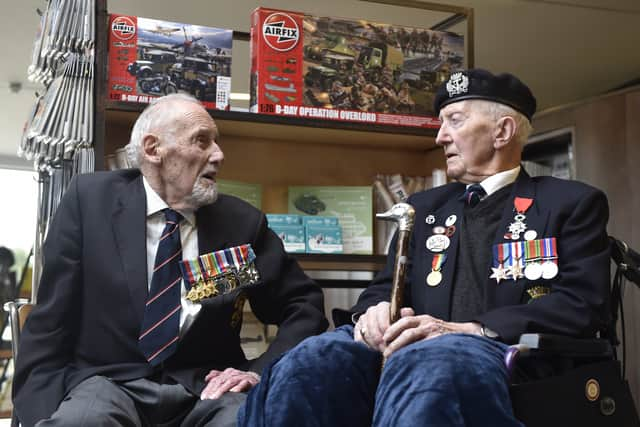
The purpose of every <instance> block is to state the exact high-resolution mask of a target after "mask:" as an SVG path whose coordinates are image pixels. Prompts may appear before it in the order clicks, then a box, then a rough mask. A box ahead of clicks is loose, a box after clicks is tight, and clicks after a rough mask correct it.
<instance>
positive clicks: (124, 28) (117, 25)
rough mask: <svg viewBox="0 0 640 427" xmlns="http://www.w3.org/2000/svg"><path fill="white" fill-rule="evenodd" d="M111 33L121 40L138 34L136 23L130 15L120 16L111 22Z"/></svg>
mask: <svg viewBox="0 0 640 427" xmlns="http://www.w3.org/2000/svg"><path fill="white" fill-rule="evenodd" d="M111 33H112V34H113V35H114V36H115V37H116V38H118V39H120V40H129V39H131V38H133V36H135V35H136V24H135V22H133V20H132V19H131V18H129V17H128V16H118V17H117V18H115V19H114V20H113V22H112V23H111Z"/></svg>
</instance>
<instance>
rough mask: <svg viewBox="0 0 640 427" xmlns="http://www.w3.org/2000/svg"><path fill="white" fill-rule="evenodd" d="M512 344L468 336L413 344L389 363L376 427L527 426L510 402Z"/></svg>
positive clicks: (382, 381)
mask: <svg viewBox="0 0 640 427" xmlns="http://www.w3.org/2000/svg"><path fill="white" fill-rule="evenodd" d="M506 348H507V347H506V345H504V344H502V343H499V342H495V341H491V340H488V339H486V338H482V337H477V336H474V335H465V334H448V335H443V336H441V337H437V338H434V339H431V340H426V341H420V342H417V343H414V344H411V345H409V346H407V347H405V348H403V349H401V350H399V351H397V352H396V353H394V354H393V355H392V356H391V357H390V358H389V359H388V361H387V363H386V365H385V369H384V371H383V373H382V376H381V378H380V384H379V386H378V391H377V394H376V406H375V412H374V419H373V425H374V426H384V427H391V426H407V425H420V426H433V427H435V426H443V427H444V426H447V427H454V426H467V427H471V426H479V427H480V426H492V427H515V426H521V425H522V424H520V423H519V422H518V421H517V420H516V419H515V417H514V415H513V411H512V409H511V400H510V398H509V388H508V377H507V371H506V368H505V366H504V362H503V356H504V352H505V351H506Z"/></svg>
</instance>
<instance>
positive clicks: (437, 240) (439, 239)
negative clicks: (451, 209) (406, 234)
mask: <svg viewBox="0 0 640 427" xmlns="http://www.w3.org/2000/svg"><path fill="white" fill-rule="evenodd" d="M450 244H451V240H450V239H449V238H448V237H447V236H446V235H444V234H434V235H432V236H430V237H429V238H428V239H427V242H426V246H427V249H429V250H430V251H431V252H442V251H445V250H447V248H448V247H449V245H450Z"/></svg>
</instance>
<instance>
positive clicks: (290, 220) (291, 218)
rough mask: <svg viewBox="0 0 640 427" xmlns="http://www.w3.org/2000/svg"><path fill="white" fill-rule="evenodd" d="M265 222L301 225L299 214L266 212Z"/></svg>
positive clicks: (270, 224)
mask: <svg viewBox="0 0 640 427" xmlns="http://www.w3.org/2000/svg"><path fill="white" fill-rule="evenodd" d="M266 216H267V223H268V224H269V226H272V225H276V226H277V225H302V221H301V219H300V215H297V214H267V215H266Z"/></svg>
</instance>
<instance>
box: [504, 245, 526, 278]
mask: <svg viewBox="0 0 640 427" xmlns="http://www.w3.org/2000/svg"><path fill="white" fill-rule="evenodd" d="M507 245H509V246H510V251H511V262H510V263H509V274H510V275H511V278H512V279H513V280H514V281H515V280H518V279H521V278H523V277H524V242H511V243H507Z"/></svg>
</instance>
